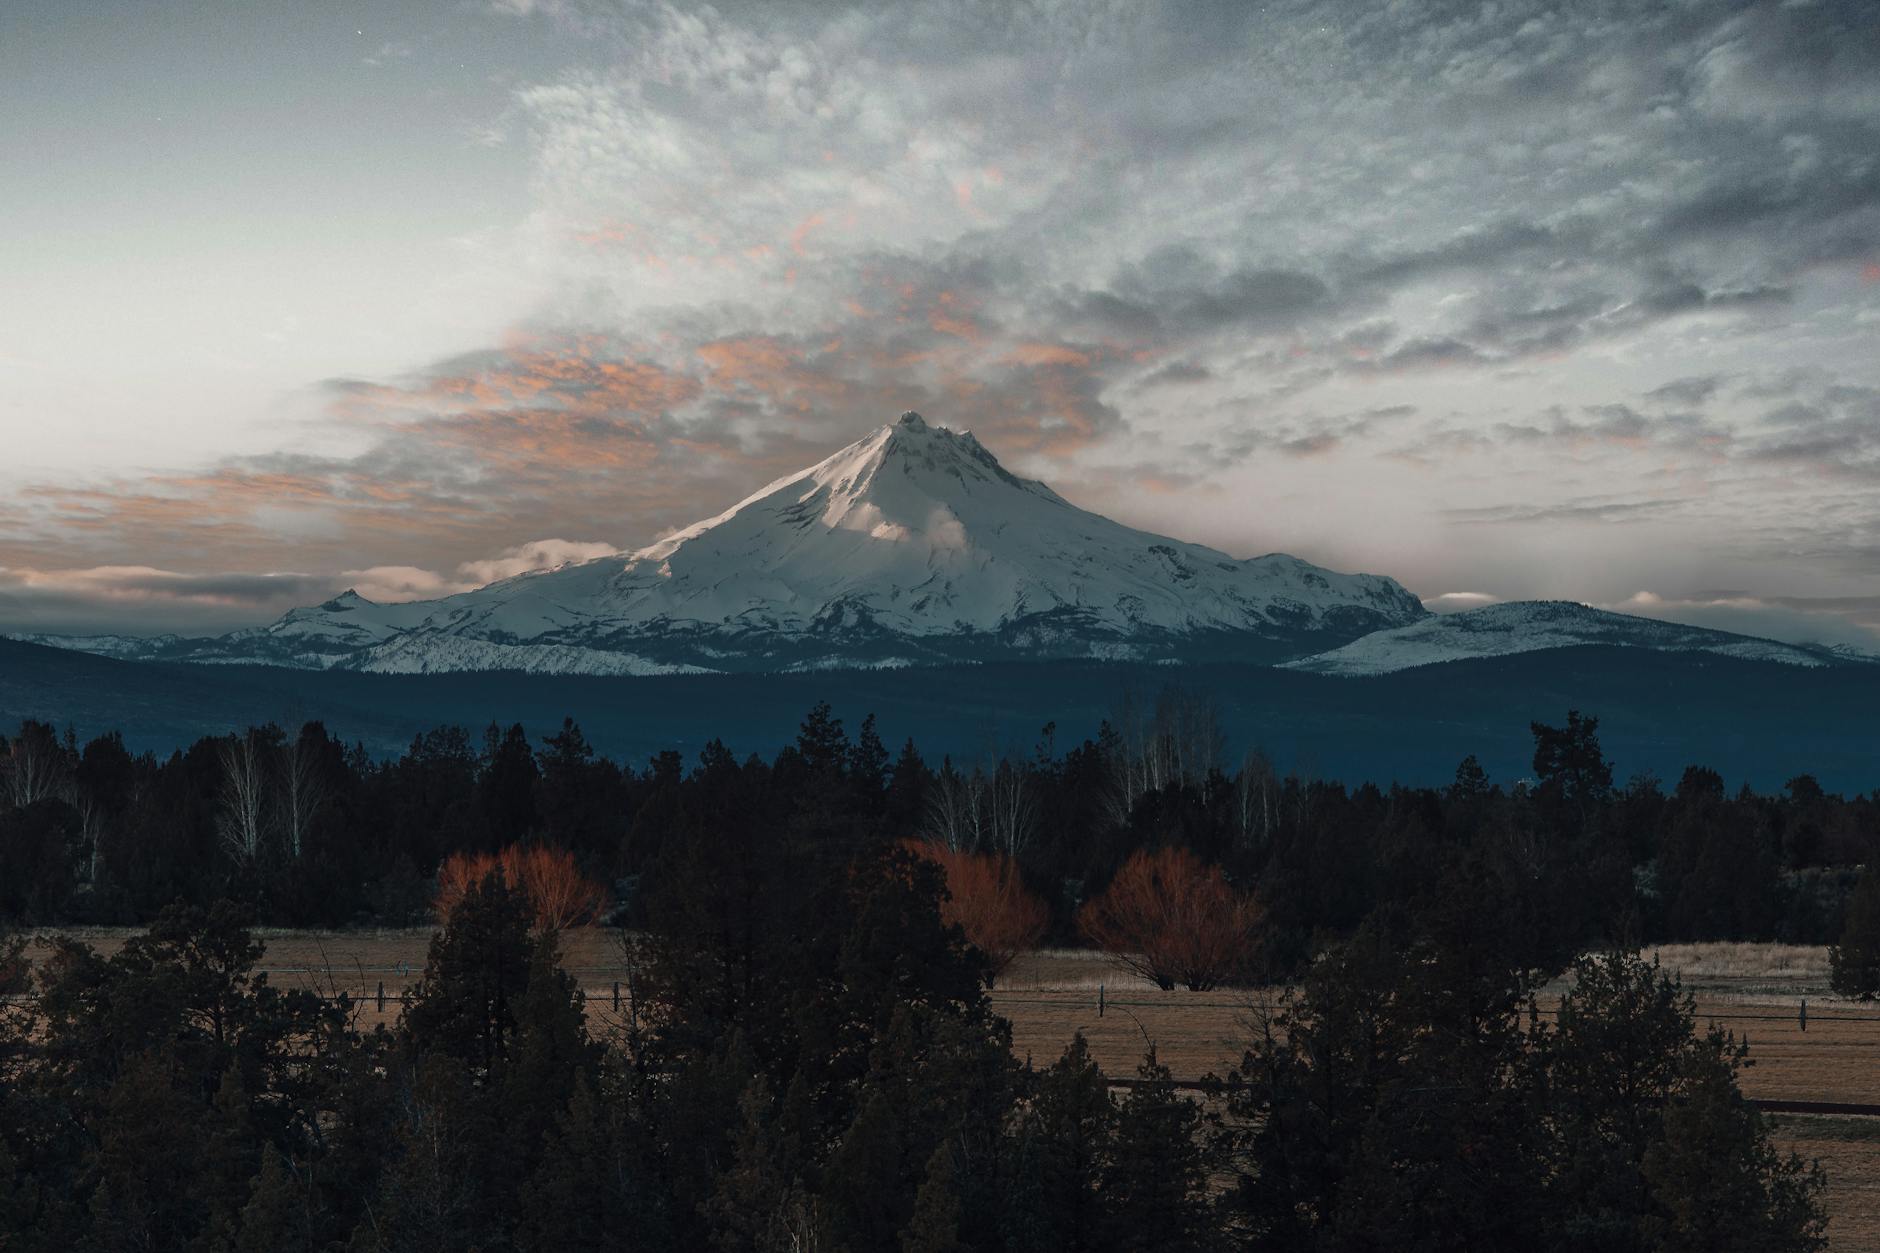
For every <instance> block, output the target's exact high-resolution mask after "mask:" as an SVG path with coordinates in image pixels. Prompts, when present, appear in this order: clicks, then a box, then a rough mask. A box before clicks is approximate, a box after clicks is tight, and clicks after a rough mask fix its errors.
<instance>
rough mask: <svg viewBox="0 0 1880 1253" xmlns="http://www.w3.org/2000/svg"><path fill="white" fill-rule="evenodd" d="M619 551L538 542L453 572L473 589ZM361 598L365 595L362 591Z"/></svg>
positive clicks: (566, 542)
mask: <svg viewBox="0 0 1880 1253" xmlns="http://www.w3.org/2000/svg"><path fill="white" fill-rule="evenodd" d="M619 551H620V550H619V549H617V548H615V547H614V546H613V545H612V544H608V543H603V542H600V541H588V542H582V541H580V540H566V539H538V540H532V541H530V542H529V543H527V544H518V545H516V546H515V547H514V548H510V549H506V550H504V551H503V552H501V553H498V554H497V555H496V556H494V557H488V558H485V559H483V560H481V561H466V562H464V563H463V564H462V565H460V566H458V567H457V572H458V573H459V574H461V575H462V576H463V577H464V578H466V579H468V580H469V581H470V583H471V584H472V585H473V586H476V587H482V586H484V585H485V584H488V583H494V582H496V581H497V580H499V579H508V578H514V577H515V576H516V575H518V574H527V573H529V572H531V571H534V570H553V569H554V568H556V567H557V566H565V565H568V564H570V563H572V562H579V561H593V560H596V559H597V558H600V557H612V556H615V555H616V554H618V553H619ZM361 594H362V595H365V594H366V593H365V592H364V591H363V589H362V591H361Z"/></svg>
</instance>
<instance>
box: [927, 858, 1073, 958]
mask: <svg viewBox="0 0 1880 1253" xmlns="http://www.w3.org/2000/svg"><path fill="white" fill-rule="evenodd" d="M907 847H908V848H909V849H911V850H912V851H913V852H914V853H915V854H916V855H918V856H921V857H925V858H926V859H927V860H928V861H931V862H933V863H935V864H936V865H938V866H939V867H940V868H941V869H942V870H944V871H945V872H946V877H947V896H948V899H947V900H945V901H942V902H941V903H940V920H941V921H942V922H944V923H947V924H948V925H949V926H954V925H957V926H958V927H959V929H960V930H961V931H964V932H965V933H966V939H967V941H968V942H969V943H971V944H972V946H973V947H974V948H976V949H978V950H979V951H980V952H982V953H984V954H985V955H986V961H987V967H986V975H987V982H988V983H990V982H991V981H992V980H994V979H997V978H998V977H999V976H1000V975H1002V974H1004V973H1005V972H1006V970H1007V969H1008V968H1009V967H1010V966H1011V964H1012V961H1013V959H1014V958H1016V957H1017V956H1018V955H1019V954H1020V953H1023V952H1026V951H1027V950H1029V949H1033V948H1036V947H1037V946H1038V941H1039V940H1040V939H1042V938H1043V937H1044V932H1045V928H1046V927H1047V926H1048V925H1050V922H1051V913H1050V910H1048V909H1047V908H1046V907H1045V903H1044V902H1043V901H1041V900H1039V899H1038V894H1037V893H1035V892H1033V891H1032V890H1031V889H1030V888H1028V887H1026V886H1025V881H1024V879H1023V878H1021V877H1020V875H1019V873H1018V863H1017V862H1015V861H1013V860H1012V859H1011V858H1010V857H1004V856H1000V855H999V854H996V853H962V852H955V851H954V850H952V849H950V848H946V847H945V846H943V845H939V844H926V843H922V842H921V841H919V840H909V841H907Z"/></svg>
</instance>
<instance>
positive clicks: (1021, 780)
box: [973, 759, 1038, 857]
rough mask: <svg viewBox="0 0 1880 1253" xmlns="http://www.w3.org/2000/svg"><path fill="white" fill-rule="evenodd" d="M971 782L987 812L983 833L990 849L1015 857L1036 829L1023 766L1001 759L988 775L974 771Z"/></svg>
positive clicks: (1033, 804) (1035, 808)
mask: <svg viewBox="0 0 1880 1253" xmlns="http://www.w3.org/2000/svg"><path fill="white" fill-rule="evenodd" d="M973 783H974V784H975V785H976V786H978V787H979V788H981V789H983V791H984V794H985V802H984V804H983V805H982V806H981V808H982V809H983V810H985V812H986V813H987V815H988V821H987V824H986V835H987V837H988V838H989V844H990V847H991V851H993V852H997V853H1003V854H1004V855H1005V856H1007V857H1016V856H1018V855H1019V854H1020V853H1021V852H1023V851H1024V849H1025V846H1026V845H1027V844H1029V843H1031V837H1032V833H1033V832H1035V831H1036V830H1037V829H1038V806H1037V802H1036V800H1035V799H1034V797H1033V795H1032V789H1031V785H1030V782H1029V779H1028V777H1027V775H1026V773H1025V767H1024V766H1023V765H1022V764H1015V763H1013V762H1012V761H1010V760H1009V759H1008V760H1002V761H1000V762H999V765H998V768H997V769H995V770H994V771H993V772H992V774H991V775H990V776H987V775H985V774H982V773H981V772H980V771H977V770H975V771H974V772H973Z"/></svg>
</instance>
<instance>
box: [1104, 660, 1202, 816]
mask: <svg viewBox="0 0 1880 1253" xmlns="http://www.w3.org/2000/svg"><path fill="white" fill-rule="evenodd" d="M1110 724H1111V727H1112V728H1113V729H1114V730H1115V732H1116V747H1115V750H1114V751H1115V753H1116V756H1117V760H1116V761H1115V762H1114V763H1113V768H1114V769H1115V771H1116V776H1117V780H1118V782H1119V783H1120V784H1121V796H1120V797H1119V799H1120V801H1121V805H1122V809H1123V813H1124V815H1125V817H1127V815H1128V813H1129V811H1130V810H1132V809H1134V808H1135V805H1136V801H1137V800H1138V799H1139V798H1140V797H1141V796H1142V794H1143V793H1144V792H1154V791H1160V790H1161V789H1163V788H1166V787H1175V786H1186V785H1193V784H1199V783H1201V782H1202V781H1204V780H1205V779H1206V778H1207V777H1208V774H1209V772H1210V771H1212V770H1214V769H1215V768H1216V767H1217V766H1219V765H1220V762H1221V751H1222V747H1223V744H1224V742H1225V738H1226V737H1225V736H1224V735H1223V734H1222V731H1221V711H1220V706H1218V705H1216V704H1215V703H1214V701H1213V700H1212V699H1211V698H1209V697H1207V696H1205V695H1203V694H1201V693H1199V692H1196V691H1193V690H1191V689H1188V688H1184V687H1177V686H1174V685H1172V684H1171V685H1170V686H1168V687H1165V688H1163V689H1162V691H1161V692H1160V693H1159V694H1157V696H1156V698H1155V705H1154V707H1153V708H1152V709H1151V710H1149V712H1148V713H1147V714H1146V715H1145V714H1144V712H1143V709H1142V706H1141V705H1140V704H1139V703H1138V702H1137V700H1136V696H1135V693H1134V692H1131V691H1128V690H1125V691H1124V692H1123V695H1122V697H1121V699H1120V700H1119V701H1118V702H1117V706H1116V709H1115V711H1114V713H1113V714H1112V715H1111V718H1110Z"/></svg>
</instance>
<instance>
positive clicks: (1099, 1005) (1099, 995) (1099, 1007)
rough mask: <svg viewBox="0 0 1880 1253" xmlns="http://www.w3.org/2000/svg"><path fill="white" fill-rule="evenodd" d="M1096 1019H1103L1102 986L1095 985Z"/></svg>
mask: <svg viewBox="0 0 1880 1253" xmlns="http://www.w3.org/2000/svg"><path fill="white" fill-rule="evenodd" d="M1097 1017H1099V1018H1101V1017H1103V985H1102V984H1101V983H1099V984H1098V985H1097Z"/></svg>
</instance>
